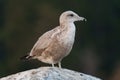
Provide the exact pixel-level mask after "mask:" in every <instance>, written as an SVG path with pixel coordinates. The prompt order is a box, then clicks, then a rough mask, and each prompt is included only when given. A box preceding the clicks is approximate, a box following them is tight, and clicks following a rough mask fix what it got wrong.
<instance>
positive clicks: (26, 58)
mask: <svg viewBox="0 0 120 80" xmlns="http://www.w3.org/2000/svg"><path fill="white" fill-rule="evenodd" d="M30 59H32V56H29V55H25V56H23V57H21V58H20V60H30Z"/></svg>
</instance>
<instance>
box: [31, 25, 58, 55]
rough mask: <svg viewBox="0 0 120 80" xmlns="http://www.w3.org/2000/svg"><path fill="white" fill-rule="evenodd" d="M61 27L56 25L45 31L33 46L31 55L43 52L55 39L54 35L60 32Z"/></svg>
mask: <svg viewBox="0 0 120 80" xmlns="http://www.w3.org/2000/svg"><path fill="white" fill-rule="evenodd" d="M58 28H59V27H56V28H54V29H52V30H50V31H48V32H46V33H44V34H43V35H42V36H41V37H40V38H39V39H38V41H37V42H36V43H35V45H34V46H33V48H32V50H31V52H30V56H36V55H41V53H42V52H43V51H44V50H45V49H46V48H47V47H48V46H49V44H50V43H51V42H52V41H54V40H53V39H54V37H55V35H56V34H57V33H59V29H58Z"/></svg>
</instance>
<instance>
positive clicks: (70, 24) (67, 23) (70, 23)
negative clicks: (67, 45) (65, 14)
mask: <svg viewBox="0 0 120 80" xmlns="http://www.w3.org/2000/svg"><path fill="white" fill-rule="evenodd" d="M70 27H74V28H75V24H74V23H73V22H66V23H60V28H62V29H65V28H70Z"/></svg>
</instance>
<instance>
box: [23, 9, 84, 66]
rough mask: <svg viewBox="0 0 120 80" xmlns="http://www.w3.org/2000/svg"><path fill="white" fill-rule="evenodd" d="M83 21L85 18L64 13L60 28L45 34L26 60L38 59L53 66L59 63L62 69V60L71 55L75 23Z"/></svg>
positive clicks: (68, 12)
mask: <svg viewBox="0 0 120 80" xmlns="http://www.w3.org/2000/svg"><path fill="white" fill-rule="evenodd" d="M81 20H84V18H83V17H79V16H78V15H77V14H76V13H74V12H73V11H66V12H63V13H62V14H61V16H60V26H57V27H56V28H54V29H52V30H50V31H48V32H46V33H44V34H43V35H42V36H41V37H40V38H39V39H38V41H37V42H36V43H35V45H34V46H33V48H32V50H31V52H30V54H29V55H28V56H26V57H25V58H32V59H38V60H40V61H42V62H44V63H49V64H52V66H54V64H56V63H59V68H61V60H62V59H63V58H64V57H65V56H67V55H68V54H69V53H70V51H71V49H72V46H73V43H74V38H75V25H74V21H81Z"/></svg>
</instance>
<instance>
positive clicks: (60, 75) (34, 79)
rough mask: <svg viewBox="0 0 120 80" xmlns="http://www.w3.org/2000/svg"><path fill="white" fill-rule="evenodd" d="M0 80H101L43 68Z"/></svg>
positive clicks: (68, 71) (64, 70)
mask: <svg viewBox="0 0 120 80" xmlns="http://www.w3.org/2000/svg"><path fill="white" fill-rule="evenodd" d="M0 80H101V79H99V78H96V77H93V76H91V75H87V74H84V73H79V72H76V71H72V70H68V69H59V68H57V67H54V68H52V67H41V68H38V69H32V70H28V71H24V72H19V73H16V74H13V75H10V76H7V77H3V78H1V79H0Z"/></svg>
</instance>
